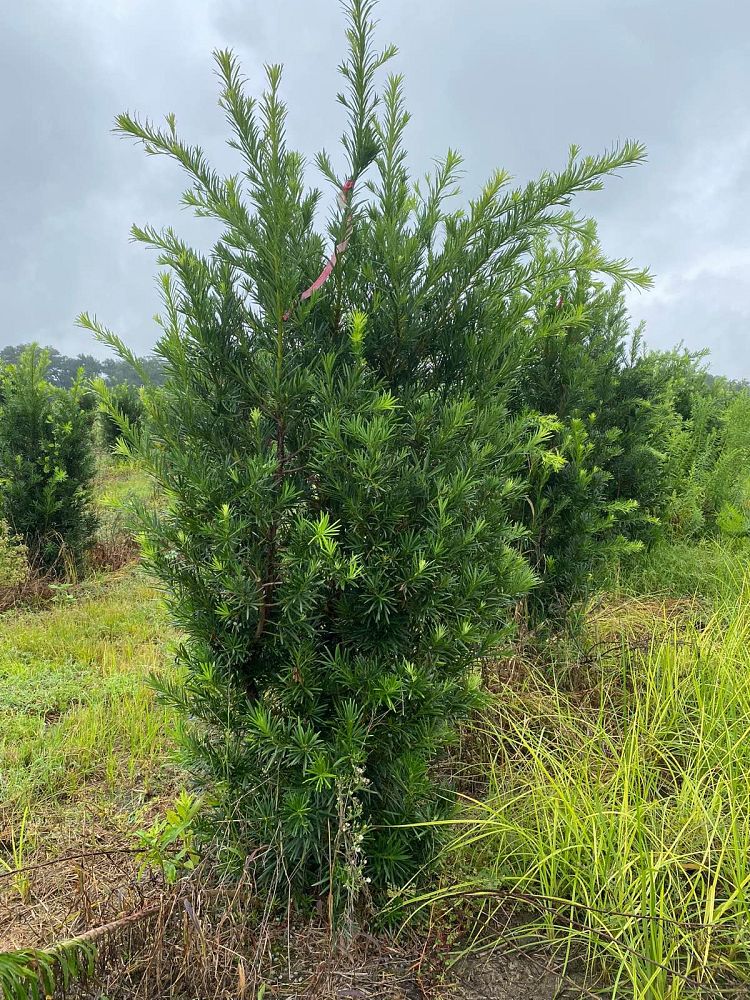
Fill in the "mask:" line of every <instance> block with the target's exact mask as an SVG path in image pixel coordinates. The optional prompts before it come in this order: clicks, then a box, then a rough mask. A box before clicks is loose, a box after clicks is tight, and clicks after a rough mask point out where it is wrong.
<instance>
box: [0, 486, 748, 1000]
mask: <svg viewBox="0 0 750 1000" xmlns="http://www.w3.org/2000/svg"><path fill="white" fill-rule="evenodd" d="M134 489H135V490H136V491H138V490H141V491H142V477H140V475H139V474H138V473H135V472H133V470H129V469H127V468H125V469H119V470H118V469H117V468H116V467H115V470H114V471H113V470H112V468H111V467H109V468H108V471H107V473H106V475H104V476H103V477H100V479H99V485H98V491H99V496H100V503H101V504H102V509H106V510H108V511H109V512H110V514H109V515H108V516H109V517H110V527H109V528H105V529H104V531H105V534H106V532H107V531H110V532H111V530H112V529H111V524H112V523H116V522H117V520H118V515H117V514H116V512H115V510H114V507H115V505H116V504H117V503H118V502H119V501H120V500H121V499H122V498H123V497H127V496H128V495H129V494H130V493H131V492H132V491H133V490H134ZM747 554H748V552H747V549H746V548H744V547H743V545H742V544H737V543H733V544H726V543H725V544H719V543H703V544H700V545H692V546H691V545H682V546H680V545H677V544H673V545H670V546H664V547H662V548H661V550H660V551H658V552H656V553H653V554H651V555H650V556H648V557H642V558H641V559H640V560H639V561H638V562H637V563H635V564H634V565H633V566H631V568H630V569H629V571H628V573H627V574H626V575H625V576H623V575H620V577H619V579H614V580H613V581H612V583H611V586H610V587H609V588H608V590H607V591H606V592H603V593H600V594H598V595H596V596H595V597H594V598H592V599H591V600H590V602H589V604H588V606H587V608H586V611H585V614H584V615H583V620H582V622H579V623H578V625H577V626H576V628H575V630H574V631H573V630H571V631H569V632H568V633H567V634H566V635H564V636H562V637H557V639H556V640H555V641H554V642H548V643H545V644H543V643H540V642H539V641H538V640H537V639H534V638H533V637H531V636H528V637H526V638H525V639H524V638H523V637H522V636H519V637H517V640H516V643H515V645H514V648H513V650H512V651H509V652H508V655H506V656H503V657H502V658H499V659H497V660H496V661H494V662H493V663H491V664H490V665H488V666H487V667H486V668H485V669H486V680H487V681H488V687H489V688H490V690H491V692H492V695H491V700H490V702H489V703H488V704H487V705H486V706H485V707H484V708H483V709H482V710H481V711H480V712H478V713H477V714H476V715H475V717H474V719H473V720H472V721H471V722H469V723H467V724H466V725H465V726H464V728H463V730H462V734H461V742H460V746H459V747H458V748H457V750H456V752H455V754H454V755H453V757H454V759H453V765H452V766H453V767H454V769H455V779H456V782H457V787H458V788H459V790H460V798H459V806H458V810H457V812H456V814H455V815H454V816H453V817H452V818H451V819H450V820H448V821H447V822H446V823H445V825H444V828H443V831H442V832H443V837H442V840H441V843H442V848H441V856H440V859H439V863H438V868H437V870H436V871H435V872H434V874H433V876H432V879H431V882H432V886H431V888H430V889H429V891H427V892H425V891H420V892H417V893H415V894H413V896H412V898H411V899H409V900H408V905H407V906H406V908H405V910H404V911H402V912H401V913H400V916H399V919H398V922H397V925H395V926H391V927H390V928H389V929H388V930H387V931H386V930H384V931H382V932H381V934H380V936H379V937H378V938H377V939H373V940H374V941H375V945H374V946H373V944H372V942H370V943H368V942H364V943H357V944H356V945H355V946H354V948H353V949H350V950H348V951H346V952H345V953H344V954H342V953H341V952H340V951H338V950H337V948H336V947H335V946H334V945H332V943H331V942H330V941H329V940H328V938H327V937H326V932H325V930H324V927H325V922H322V923H321V921H320V920H319V918H317V917H315V916H312V917H310V916H308V917H304V916H300V915H299V914H298V915H296V916H295V917H293V918H292V917H290V916H289V914H288V913H287V914H286V915H279V914H273V915H272V914H270V913H268V912H266V911H265V910H264V909H263V907H262V906H261V905H260V904H259V902H258V900H257V899H256V898H255V897H254V894H253V893H252V892H250V896H252V897H253V898H252V901H248V899H244V901H243V902H242V904H240V903H239V902H238V901H237V899H236V898H235V900H234V904H233V905H234V906H235V907H236V908H237V913H236V914H235V917H234V918H233V919H232V921H230V926H225V927H220V926H218V925H217V921H216V916H215V914H214V913H212V911H211V908H210V906H209V904H208V903H205V902H204V904H203V905H204V906H205V908H206V912H205V914H201V915H200V917H197V918H196V927H195V928H193V927H192V925H188V926H187V927H185V926H183V928H182V930H181V931H180V932H179V933H180V934H182V935H183V936H185V935H187V937H190V936H191V934H192V935H194V936H195V937H196V939H200V937H201V935H204V936H205V940H210V941H211V942H212V943H213V944H219V945H220V946H221V947H224V948H226V949H227V950H228V953H229V954H230V955H231V961H230V962H228V963H227V962H223V963H220V964H221V965H222V968H221V972H220V974H219V975H218V976H216V977H215V978H214V981H213V982H214V985H213V989H214V990H215V991H216V995H227V996H228V995H232V994H231V992H230V991H231V989H232V988H234V987H236V984H237V982H238V981H239V982H244V983H245V986H244V987H243V988H244V990H245V993H244V995H247V996H253V997H255V996H262V995H264V996H288V997H291V996H305V995H311V996H312V995H320V996H342V997H343V996H352V995H355V996H388V995H393V996H397V995H404V996H419V995H421V994H420V992H419V991H420V990H422V991H424V995H425V996H427V995H429V996H441V995H445V996H450V995H459V996H476V997H479V996H488V997H493V996H497V997H509V996H510V997H516V996H517V997H518V998H519V1000H520V998H521V997H524V996H528V997H540V998H546V997H551V996H553V995H555V994H556V991H557V990H558V989H564V990H569V991H572V992H570V993H569V994H567V993H566V994H565V995H592V994H594V995H615V996H635V997H638V998H644V1000H645V998H661V997H664V998H667V997H669V998H673V997H683V996H703V995H714V996H730V995H734V994H735V993H736V992H742V989H743V988H744V987H743V984H744V982H745V980H746V977H747V975H748V972H749V971H750V967H749V966H748V951H747V949H748V944H749V942H748V940H747V927H748V926H749V925H750V924H749V922H750V904H749V902H748V900H749V896H748V893H749V892H750V866H749V865H748V857H750V749H748V747H749V746H750V744H748V739H749V736H750V641H749V640H750V576H748V575H747ZM176 638H177V636H176V633H174V631H173V630H172V629H171V628H170V627H169V626H168V625H167V623H166V615H165V611H164V608H163V605H162V600H161V597H160V595H159V593H158V592H157V590H156V589H155V588H154V586H153V584H152V583H151V582H150V581H149V578H148V576H147V575H146V573H145V572H144V571H143V569H142V568H141V567H140V566H139V565H138V564H137V563H136V562H131V563H129V564H127V565H125V566H123V567H121V568H119V569H117V570H109V571H107V570H102V571H101V572H98V573H97V574H95V575H94V576H91V577H89V578H87V579H86V580H84V581H82V582H81V583H79V584H70V585H67V586H65V587H62V588H60V589H59V590H58V591H57V592H56V593H54V594H53V595H52V596H51V597H48V598H47V600H46V601H45V602H44V603H42V604H41V605H38V606H36V607H33V608H28V609H25V610H18V609H12V610H10V611H8V612H6V613H5V614H3V615H2V616H0V676H1V677H2V685H1V686H0V781H1V784H0V810H1V811H0V820H1V821H0V865H1V866H2V869H3V870H4V873H5V876H6V877H4V878H2V877H0V956H1V953H2V952H5V953H6V954H7V953H9V952H11V951H15V950H17V949H24V948H44V947H46V946H48V945H50V944H51V943H53V942H59V941H60V940H65V939H69V938H75V937H76V935H80V934H81V933H82V932H85V930H87V929H90V928H92V927H97V926H101V925H107V924H108V923H113V922H114V923H115V924H116V922H117V921H118V919H121V918H122V916H123V914H125V913H129V912H132V911H133V910H134V909H135V910H137V909H138V907H140V908H143V907H144V906H148V905H151V906H154V905H157V903H156V902H155V901H158V905H159V906H160V907H169V906H173V905H174V904H173V903H172V902H170V901H171V900H173V898H174V896H175V891H176V890H175V886H174V885H171V884H168V880H166V879H165V878H164V872H163V869H161V868H160V866H159V864H158V863H157V864H154V863H151V864H149V865H144V864H143V863H142V857H141V856H140V855H138V854H136V853H135V849H136V848H137V846H138V845H139V843H141V846H142V841H139V840H138V834H137V831H146V830H149V829H150V828H153V824H154V823H155V822H156V823H157V825H158V822H159V818H160V817H161V816H163V815H164V813H165V812H166V811H167V810H168V809H169V808H170V806H171V804H172V802H174V800H175V799H176V798H177V796H178V795H179V792H180V789H181V788H182V787H183V784H184V776H183V775H182V774H181V772H180V768H179V766H178V765H177V764H176V763H175V761H174V746H173V732H174V725H175V719H174V718H173V716H172V713H171V712H170V710H168V709H165V708H163V707H161V706H160V704H159V702H158V700H157V698H156V697H155V694H154V691H153V689H152V687H151V684H150V678H151V677H152V676H153V675H157V676H158V675H160V674H163V673H164V672H165V671H168V670H169V669H170V665H171V650H172V648H173V645H174V642H175V640H176ZM141 836H142V835H141ZM108 852H110V853H108ZM48 862H54V863H51V864H47V863H48ZM40 865H41V866H42V867H38V866H40ZM16 869H20V870H18V871H17V870H16ZM194 878H195V875H194V874H192V875H191V874H190V873H183V876H182V880H183V883H187V882H189V881H190V879H194ZM178 884H179V881H178ZM422 888H423V889H424V887H422ZM181 891H182V892H183V893H184V892H185V891H186V890H185V888H184V885H183V889H182V890H181ZM195 891H196V892H198V893H199V894H200V892H201V891H203V890H202V888H198V889H196V890H195ZM248 891H249V890H248ZM233 892H235V893H236V892H237V890H236V889H234V890H233ZM248 908H249V912H250V913H251V914H252V916H251V918H250V919H252V921H253V922H254V926H253V927H252V928H251V929H250V928H245V931H244V932H243V933H239V932H238V928H237V925H236V924H237V920H239V918H240V917H243V918H244V919H247V918H248ZM183 916H184V912H183ZM164 919H165V921H166V923H167V924H168V922H169V921H168V919H166V918H164ZM204 920H205V926H203V921H204ZM290 921H292V922H291V923H290ZM178 923H179V921H178ZM149 926H150V925H149ZM259 928H264V930H263V931H262V932H261V931H259ZM284 928H285V931H284ZM290 932H291V937H290V936H289V935H290ZM170 933H174V929H172V931H171V932H170V930H169V927H168V926H167V927H166V928H162V929H161V931H160V935H156V937H157V939H158V945H155V944H154V940H153V939H152V934H151V933H150V932H149V933H145V932H144V933H143V934H142V935H139V936H136V937H135V938H134V937H132V936H131V937H130V938H128V940H127V944H126V946H124V945H123V941H122V940H121V939H120V938H118V939H117V942H118V944H117V947H118V949H119V952H120V957H119V958H118V961H117V962H116V963H114V966H115V971H114V972H113V971H112V969H111V968H109V970H108V971H107V972H106V973H104V974H103V979H102V982H103V983H105V984H106V990H107V992H106V993H101V994H97V995H102V996H104V995H107V996H128V995H143V996H152V995H153V996H161V995H164V996H191V995H195V996H200V995H203V994H202V993H198V992H196V993H191V992H190V989H191V983H192V984H193V985H192V989H195V988H196V987H195V980H193V979H191V974H188V972H187V971H186V965H189V964H190V961H191V956H193V960H194V958H195V956H194V955H193V951H194V949H195V948H196V947H197V945H196V942H195V941H193V942H192V943H190V944H187V945H186V944H185V942H184V941H183V942H182V943H181V945H180V947H179V949H178V950H181V952H182V953H183V954H182V961H181V962H179V963H175V962H173V961H172V960H171V959H170V963H169V964H170V968H171V971H170V973H169V975H165V974H164V972H163V970H162V972H161V974H160V975H161V979H159V977H158V975H157V974H156V972H155V971H154V967H153V964H154V961H155V959H154V956H155V954H156V953H157V952H158V951H159V949H162V950H163V951H164V952H165V953H166V952H167V951H169V954H170V955H172V956H174V954H175V951H174V948H175V945H174V941H173V940H171V939H170ZM283 933H286V935H287V938H286V940H285V942H284V944H283V946H282V944H281V943H280V936H281V935H282V934H283ZM264 934H265V944H263V940H264V938H263V935H264ZM205 940H204V947H205ZM170 941H171V943H170ZM269 942H271V943H272V944H271V945H269ZM261 947H265V948H266V949H267V953H266V955H265V956H264V957H263V959H262V960H261V958H260V957H259V948H261ZM373 947H374V949H375V955H376V956H377V958H374V957H373ZM311 952H313V953H314V954H315V955H316V959H315V961H313V960H311V958H310V953H311ZM321 954H324V955H325V960H324V961H323V962H322V963H321V960H320V956H321ZM353 956H356V959H355V958H354V957H353ZM162 958H164V956H162ZM1 963H2V959H1V957H0V969H1V968H2V964H1ZM149 963H151V965H149ZM373 963H374V964H375V967H376V970H377V971H376V972H372V969H373ZM156 964H157V965H158V962H157V963H156ZM197 964H198V965H199V966H200V976H202V977H204V979H205V976H206V969H205V962H203V963H197ZM238 970H239V971H238ZM192 974H193V975H197V973H196V972H195V968H193V969H192ZM238 976H239V980H238V978H237V977H238ZM157 980H158V983H159V987H158V991H157V986H156V985H155V984H156V983H157ZM201 981H203V980H201ZM228 984H231V985H228ZM342 984H344V985H342ZM353 984H354V986H356V988H357V989H359V990H360V992H358V993H352V992H351V990H352V989H353V988H354V986H353ZM265 988H267V989H268V990H270V992H266V993H264V992H263V990H264V989H265ZM251 989H252V991H251ZM181 990H182V992H181ZM222 990H224V992H221V991H222ZM347 990H349V992H347ZM129 991H131V992H129ZM138 991H140V993H138ZM399 991H402V992H401V993H400V992H399ZM9 995H11V994H9ZM206 995H208V994H206Z"/></svg>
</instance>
